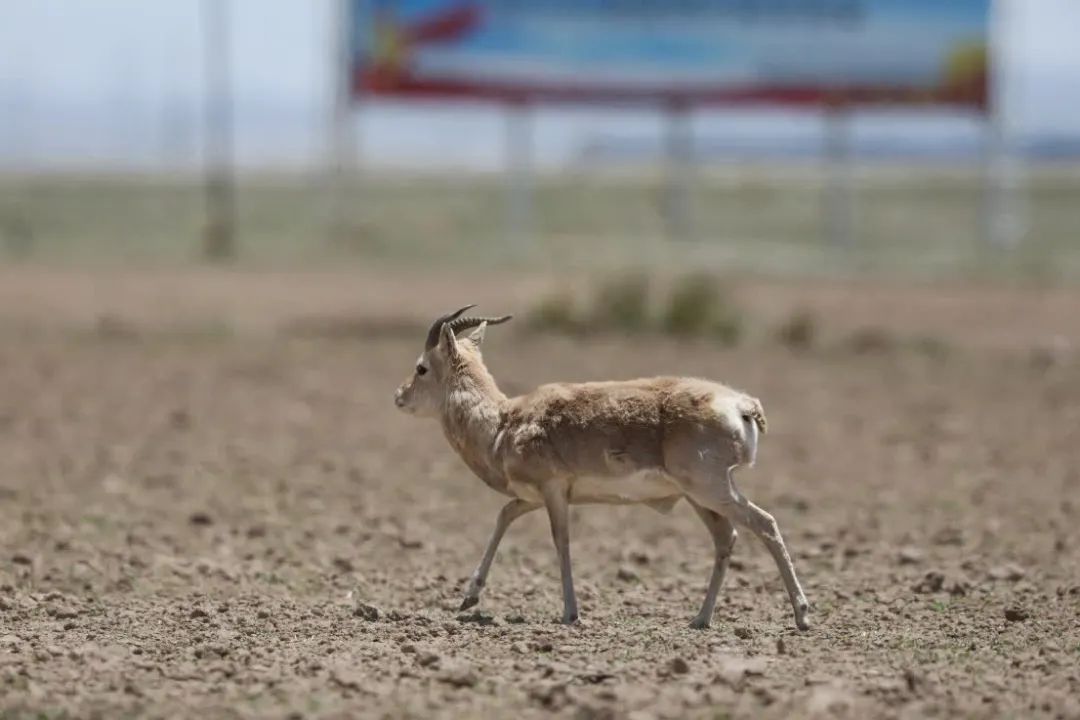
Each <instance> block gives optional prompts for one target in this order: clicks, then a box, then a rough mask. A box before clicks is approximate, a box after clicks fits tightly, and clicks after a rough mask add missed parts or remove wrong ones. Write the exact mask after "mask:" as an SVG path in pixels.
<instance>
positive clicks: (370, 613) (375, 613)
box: [353, 603, 379, 622]
mask: <svg viewBox="0 0 1080 720" xmlns="http://www.w3.org/2000/svg"><path fill="white" fill-rule="evenodd" d="M353 615H355V616H356V617H359V618H363V619H365V620H367V621H368V622H375V621H376V620H378V619H379V608H377V607H375V606H374V605H368V604H367V603H356V607H354V608H353Z"/></svg>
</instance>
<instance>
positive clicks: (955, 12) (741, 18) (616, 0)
mask: <svg viewBox="0 0 1080 720" xmlns="http://www.w3.org/2000/svg"><path fill="white" fill-rule="evenodd" d="M352 7H353V12H352V17H351V23H352V31H353V39H354V44H353V50H354V52H353V62H354V67H353V70H354V79H355V82H354V86H355V88H356V90H357V91H358V92H369V93H381V94H392V95H444V96H465V97H487V98H495V99H502V100H523V101H524V100H536V99H538V100H545V99H547V100H570V101H578V100H580V101H620V100H628V101H633V100H649V101H670V102H687V103H704V102H754V101H760V102H768V101H775V102H788V103H832V102H836V103H841V102H886V101H893V102H903V103H950V104H960V105H972V106H983V105H985V102H986V96H987V84H988V78H989V59H988V57H989V38H988V35H989V25H990V0H471V1H463V0H354V1H353V5H352Z"/></svg>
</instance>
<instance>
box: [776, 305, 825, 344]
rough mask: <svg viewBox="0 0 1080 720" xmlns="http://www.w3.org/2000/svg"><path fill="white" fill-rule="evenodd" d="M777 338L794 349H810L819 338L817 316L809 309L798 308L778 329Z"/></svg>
mask: <svg viewBox="0 0 1080 720" xmlns="http://www.w3.org/2000/svg"><path fill="white" fill-rule="evenodd" d="M776 338H777V340H779V341H780V344H781V345H784V346H785V347H787V348H790V349H792V350H809V349H810V348H811V347H813V346H814V344H815V343H816V342H817V339H818V320H817V316H816V315H814V313H812V312H811V311H809V310H805V309H800V310H796V311H795V312H794V313H792V314H791V316H790V317H789V318H788V319H787V320H785V321H784V322H783V323H782V324H781V325H780V327H779V328H778V329H777V331H776Z"/></svg>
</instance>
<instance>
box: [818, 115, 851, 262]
mask: <svg viewBox="0 0 1080 720" xmlns="http://www.w3.org/2000/svg"><path fill="white" fill-rule="evenodd" d="M851 150H852V148H851V115H850V111H849V110H848V109H847V108H846V107H845V106H843V105H830V106H828V107H827V108H826V110H825V234H826V238H827V240H828V242H829V243H830V244H831V245H833V246H834V247H837V248H841V249H844V250H850V249H852V248H853V246H854V242H855V232H854V227H855V203H854V194H855V183H854V159H853V158H852V152H851Z"/></svg>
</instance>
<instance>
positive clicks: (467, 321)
mask: <svg viewBox="0 0 1080 720" xmlns="http://www.w3.org/2000/svg"><path fill="white" fill-rule="evenodd" d="M512 317H514V316H513V315H503V316H502V317H497V318H489V317H464V318H458V319H457V320H452V321H451V322H450V329H451V330H453V331H454V334H455V335H456V334H457V333H459V332H461V331H462V330H468V329H469V328H474V327H480V325H482V324H483V323H487V324H488V325H499V324H500V323H504V322H506V321H507V320H509V319H510V318H512Z"/></svg>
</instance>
